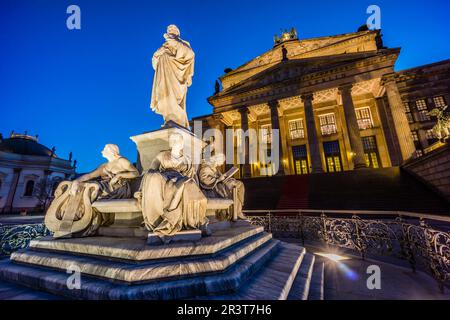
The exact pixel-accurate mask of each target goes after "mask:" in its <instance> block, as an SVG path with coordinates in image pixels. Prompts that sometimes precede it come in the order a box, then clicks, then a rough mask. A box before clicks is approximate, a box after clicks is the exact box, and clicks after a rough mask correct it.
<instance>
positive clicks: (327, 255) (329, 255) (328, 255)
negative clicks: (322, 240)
mask: <svg viewBox="0 0 450 320" xmlns="http://www.w3.org/2000/svg"><path fill="white" fill-rule="evenodd" d="M314 254H317V255H318V256H321V257H324V258H327V259H330V260H333V261H335V262H339V261H342V260H348V259H350V258H349V257H345V256H340V255H338V254H334V253H327V252H315V253H314Z"/></svg>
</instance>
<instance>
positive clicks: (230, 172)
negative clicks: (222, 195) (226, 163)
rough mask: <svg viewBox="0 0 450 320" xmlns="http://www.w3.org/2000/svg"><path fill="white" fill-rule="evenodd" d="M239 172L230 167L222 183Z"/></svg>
mask: <svg viewBox="0 0 450 320" xmlns="http://www.w3.org/2000/svg"><path fill="white" fill-rule="evenodd" d="M238 171H239V169H238V168H236V167H232V168H231V169H230V170H228V171H227V172H225V173H224V174H223V176H224V177H225V178H224V179H223V180H222V182H226V181H227V180H228V179H230V178H231V177H232V176H234V175H235V174H236V173H237V172H238Z"/></svg>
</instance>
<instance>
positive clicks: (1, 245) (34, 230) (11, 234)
mask: <svg viewBox="0 0 450 320" xmlns="http://www.w3.org/2000/svg"><path fill="white" fill-rule="evenodd" d="M48 235H50V231H49V230H48V229H47V228H46V227H45V225H44V224H43V223H37V224H19V225H8V224H0V257H1V256H6V255H10V254H11V253H13V252H14V251H16V250H19V249H24V248H26V247H28V245H29V243H30V241H31V240H33V239H35V238H39V237H44V236H48Z"/></svg>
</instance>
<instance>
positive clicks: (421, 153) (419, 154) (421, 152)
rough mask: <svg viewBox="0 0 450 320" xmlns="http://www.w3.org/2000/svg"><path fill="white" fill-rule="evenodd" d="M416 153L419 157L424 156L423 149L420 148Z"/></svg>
mask: <svg viewBox="0 0 450 320" xmlns="http://www.w3.org/2000/svg"><path fill="white" fill-rule="evenodd" d="M416 155H417V156H418V157H421V156H423V151H422V150H420V149H418V150H416Z"/></svg>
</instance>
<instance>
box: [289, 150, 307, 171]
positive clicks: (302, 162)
mask: <svg viewBox="0 0 450 320" xmlns="http://www.w3.org/2000/svg"><path fill="white" fill-rule="evenodd" d="M292 156H293V158H294V165H295V174H308V173H309V169H308V155H307V151H306V145H302V146H293V147H292Z"/></svg>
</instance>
